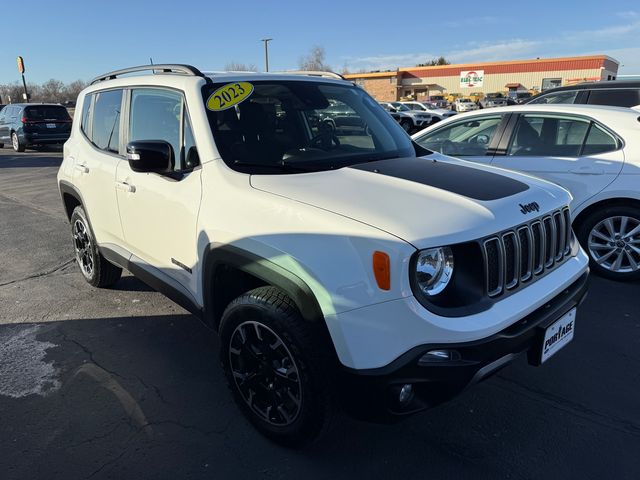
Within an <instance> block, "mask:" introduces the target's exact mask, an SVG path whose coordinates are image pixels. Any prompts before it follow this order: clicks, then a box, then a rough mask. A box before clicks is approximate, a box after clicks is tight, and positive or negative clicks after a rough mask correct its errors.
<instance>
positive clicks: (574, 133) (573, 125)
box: [507, 115, 590, 157]
mask: <svg viewBox="0 0 640 480" xmlns="http://www.w3.org/2000/svg"><path fill="white" fill-rule="evenodd" d="M589 125H590V122H589V121H588V120H583V119H579V118H571V117H570V118H567V117H559V116H544V115H521V116H520V118H519V119H518V123H517V124H516V128H515V132H514V135H513V137H512V139H511V145H510V146H509V149H508V150H507V155H510V156H518V157H578V156H579V155H580V150H581V149H582V144H583V142H584V139H585V136H586V134H587V131H588V130H589Z"/></svg>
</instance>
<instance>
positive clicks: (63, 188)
mask: <svg viewBox="0 0 640 480" xmlns="http://www.w3.org/2000/svg"><path fill="white" fill-rule="evenodd" d="M58 188H59V190H60V199H61V200H62V208H63V209H64V212H65V214H66V213H67V205H66V204H65V203H64V194H65V193H66V194H68V195H71V196H72V197H75V198H76V199H78V201H79V202H80V204H81V205H82V206H84V205H85V203H84V199H83V198H82V195H81V194H80V191H79V190H78V189H77V188H76V187H74V186H73V185H72V184H71V183H69V182H67V181H66V180H60V183H59V184H58ZM84 208H85V212H84V213H85V214H86V215H87V220H89V224H91V219H90V218H89V212H87V211H86V210H87V209H86V207H84ZM68 218H71V216H70V215H69V216H68Z"/></svg>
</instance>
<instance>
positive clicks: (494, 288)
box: [484, 238, 504, 297]
mask: <svg viewBox="0 0 640 480" xmlns="http://www.w3.org/2000/svg"><path fill="white" fill-rule="evenodd" d="M484 252H485V258H486V267H487V268H486V272H487V274H486V277H487V294H488V295H489V296H490V297H495V296H496V295H499V294H500V293H502V283H503V265H504V259H503V254H502V246H501V244H500V241H499V240H498V239H497V238H490V239H489V240H487V241H486V242H484Z"/></svg>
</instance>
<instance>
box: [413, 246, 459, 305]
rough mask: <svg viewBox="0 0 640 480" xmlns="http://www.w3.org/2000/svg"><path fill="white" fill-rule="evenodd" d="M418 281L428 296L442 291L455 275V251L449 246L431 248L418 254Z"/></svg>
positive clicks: (416, 273) (420, 287) (418, 284)
mask: <svg viewBox="0 0 640 480" xmlns="http://www.w3.org/2000/svg"><path fill="white" fill-rule="evenodd" d="M415 275H416V283H417V286H418V288H419V289H420V291H421V292H422V293H424V294H425V295H426V296H427V297H433V296H434V295H437V294H439V293H440V292H442V291H443V290H444V289H445V288H446V286H447V285H448V284H449V281H450V280H451V277H452V275H453V252H452V251H451V249H450V248H449V247H438V248H429V249H427V250H423V251H422V252H420V253H419V254H418V259H417V262H416V272H415Z"/></svg>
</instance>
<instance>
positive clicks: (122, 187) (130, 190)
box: [116, 182, 136, 193]
mask: <svg viewBox="0 0 640 480" xmlns="http://www.w3.org/2000/svg"><path fill="white" fill-rule="evenodd" d="M116 188H117V189H118V190H122V191H124V192H128V193H135V192H136V187H134V186H133V185H129V184H128V183H127V182H116Z"/></svg>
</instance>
